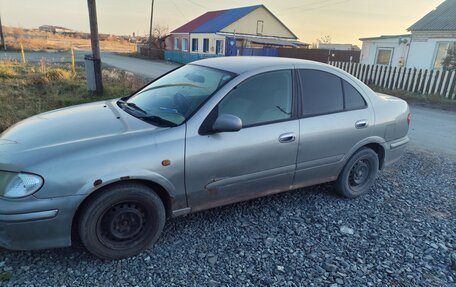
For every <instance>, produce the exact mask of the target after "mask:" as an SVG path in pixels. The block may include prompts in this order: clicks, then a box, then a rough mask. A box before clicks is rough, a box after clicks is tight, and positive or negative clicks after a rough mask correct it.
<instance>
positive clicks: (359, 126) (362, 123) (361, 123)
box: [355, 120, 368, 129]
mask: <svg viewBox="0 0 456 287" xmlns="http://www.w3.org/2000/svg"><path fill="white" fill-rule="evenodd" d="M367 126H368V124H367V121H366V120H360V121H357V122H356V123H355V128H357V129H363V128H367Z"/></svg>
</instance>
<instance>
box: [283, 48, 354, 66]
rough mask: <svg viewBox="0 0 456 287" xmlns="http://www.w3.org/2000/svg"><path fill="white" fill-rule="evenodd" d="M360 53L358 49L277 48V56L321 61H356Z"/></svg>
mask: <svg viewBox="0 0 456 287" xmlns="http://www.w3.org/2000/svg"><path fill="white" fill-rule="evenodd" d="M360 54H361V52H360V51H339V50H328V49H296V48H279V57H287V58H296V59H304V60H311V61H317V62H322V63H329V62H332V61H334V62H350V63H358V62H359V57H360Z"/></svg>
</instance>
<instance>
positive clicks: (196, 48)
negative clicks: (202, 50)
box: [191, 38, 198, 52]
mask: <svg viewBox="0 0 456 287" xmlns="http://www.w3.org/2000/svg"><path fill="white" fill-rule="evenodd" d="M195 43H196V45H195ZM191 44H192V48H191V51H192V52H198V38H192V43H191Z"/></svg>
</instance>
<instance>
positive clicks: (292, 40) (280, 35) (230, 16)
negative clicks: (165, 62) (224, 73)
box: [166, 5, 305, 55]
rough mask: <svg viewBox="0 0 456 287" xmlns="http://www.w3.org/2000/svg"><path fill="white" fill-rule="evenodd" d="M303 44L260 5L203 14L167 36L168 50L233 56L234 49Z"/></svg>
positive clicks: (297, 45)
mask: <svg viewBox="0 0 456 287" xmlns="http://www.w3.org/2000/svg"><path fill="white" fill-rule="evenodd" d="M303 45H304V46H305V44H303V43H300V42H299V41H298V38H297V36H296V35H295V34H294V33H293V32H292V31H291V30H290V29H289V28H288V27H286V26H285V24H283V23H282V22H281V21H280V20H279V19H278V18H277V17H276V16H275V15H274V14H272V12H271V11H270V10H269V9H267V8H266V7H265V6H264V5H255V6H248V7H241V8H234V9H227V10H219V11H211V12H207V13H205V14H203V15H201V16H199V17H197V18H196V19H194V20H192V21H190V22H188V23H186V24H184V25H182V26H181V27H179V28H177V29H175V30H174V31H172V32H171V33H170V37H169V38H168V43H167V45H166V47H167V49H168V50H173V51H181V52H188V53H197V54H204V55H236V53H237V48H240V47H241V48H242V47H243V48H267V47H300V46H303Z"/></svg>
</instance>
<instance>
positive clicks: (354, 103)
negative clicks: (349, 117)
mask: <svg viewBox="0 0 456 287" xmlns="http://www.w3.org/2000/svg"><path fill="white" fill-rule="evenodd" d="M342 82H343V85H344V95H345V109H346V110H356V109H362V108H364V107H365V106H366V102H365V101H364V98H363V96H361V94H360V93H359V92H358V91H357V90H356V89H355V88H354V87H353V86H352V85H350V84H349V83H347V82H346V81H344V80H342Z"/></svg>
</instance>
